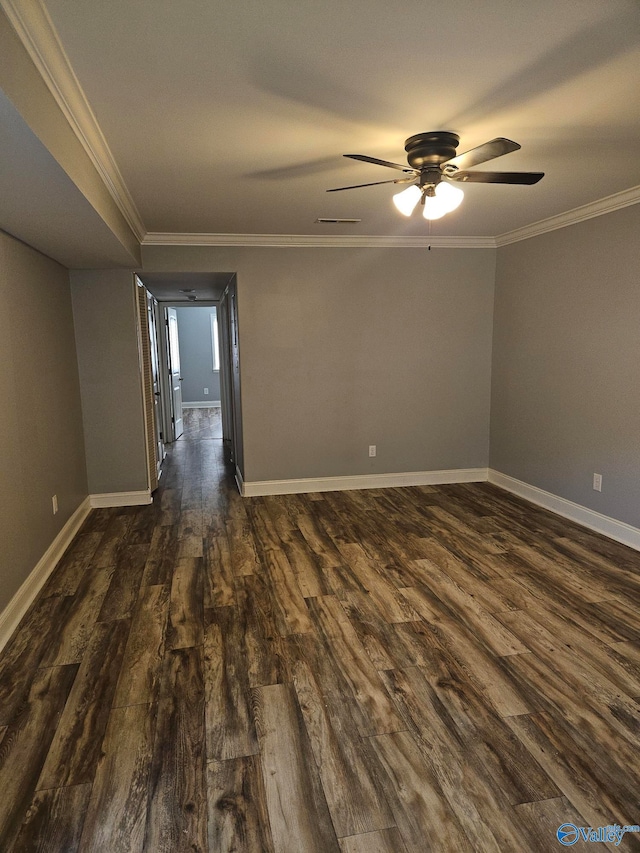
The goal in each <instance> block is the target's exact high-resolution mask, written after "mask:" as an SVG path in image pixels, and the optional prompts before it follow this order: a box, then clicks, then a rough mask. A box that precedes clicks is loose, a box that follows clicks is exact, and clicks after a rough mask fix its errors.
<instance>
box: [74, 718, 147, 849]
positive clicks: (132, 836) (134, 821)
mask: <svg viewBox="0 0 640 853" xmlns="http://www.w3.org/2000/svg"><path fill="white" fill-rule="evenodd" d="M154 716H155V715H154V712H153V709H152V707H151V706H149V705H129V706H127V707H126V708H115V709H114V710H113V711H111V714H110V716H109V724H108V726H107V731H106V734H105V738H104V742H103V747H102V749H103V754H102V757H101V759H100V762H99V764H98V768H97V772H96V777H95V781H94V783H93V790H92V794H91V799H90V800H89V806H88V808H87V816H86V820H85V822H84V827H83V830H82V837H81V842H80V849H81V850H82V851H83V853H85V851H95V853H104V851H105V850H108V851H109V853H143V851H144V850H145V846H144V839H145V829H146V822H147V797H148V791H147V785H148V779H149V769H150V766H151V756H152V751H153V729H154Z"/></svg>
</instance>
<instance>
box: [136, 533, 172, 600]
mask: <svg viewBox="0 0 640 853" xmlns="http://www.w3.org/2000/svg"><path fill="white" fill-rule="evenodd" d="M177 551H178V526H177V524H166V525H160V524H158V525H157V526H156V529H155V530H154V531H153V536H152V537H151V542H150V543H149V551H148V553H147V560H146V562H145V565H144V572H143V574H142V586H157V585H159V584H163V585H165V586H170V585H171V579H172V577H173V568H174V565H175V561H176V555H177Z"/></svg>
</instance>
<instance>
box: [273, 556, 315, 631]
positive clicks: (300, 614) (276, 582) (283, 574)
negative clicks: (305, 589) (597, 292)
mask: <svg viewBox="0 0 640 853" xmlns="http://www.w3.org/2000/svg"><path fill="white" fill-rule="evenodd" d="M262 560H263V562H264V571H265V574H266V575H267V577H268V581H269V583H268V589H269V591H270V594H271V603H272V609H273V614H274V617H275V620H276V624H277V626H278V633H279V634H280V636H281V637H288V636H290V635H291V634H306V633H309V632H310V631H312V630H313V626H312V624H311V620H310V618H309V611H308V609H307V604H306V601H305V599H304V597H303V595H302V592H301V591H300V587H299V586H298V581H297V580H296V576H295V574H294V572H293V569H292V568H291V565H290V564H289V561H288V560H287V558H286V557H285V555H284V552H282V551H265V552H264V554H263V555H262Z"/></svg>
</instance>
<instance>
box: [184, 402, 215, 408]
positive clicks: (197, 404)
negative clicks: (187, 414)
mask: <svg viewBox="0 0 640 853" xmlns="http://www.w3.org/2000/svg"><path fill="white" fill-rule="evenodd" d="M182 408H183V409H219V408H220V400H198V401H196V402H195V403H183V404H182Z"/></svg>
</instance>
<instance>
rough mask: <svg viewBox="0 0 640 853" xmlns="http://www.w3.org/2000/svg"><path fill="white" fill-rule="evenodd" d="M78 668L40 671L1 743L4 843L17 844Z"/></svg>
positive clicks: (1, 830) (0, 811)
mask: <svg viewBox="0 0 640 853" xmlns="http://www.w3.org/2000/svg"><path fill="white" fill-rule="evenodd" d="M77 670H78V667H77V666H75V665H71V666H55V667H49V668H48V669H39V670H38V671H37V672H36V674H35V677H34V679H33V682H32V684H31V688H30V690H29V693H28V695H27V697H26V700H25V702H24V703H23V704H22V705H21V707H20V709H19V711H18V712H17V713H16V715H15V717H14V719H13V721H12V722H11V723H10V724H9V726H7V730H6V731H5V734H4V737H3V738H2V742H1V743H0V778H2V784H3V790H2V797H1V798H0V839H2V843H3V845H5V849H10V848H11V846H12V844H13V843H14V841H15V839H16V837H17V835H18V833H19V831H20V827H21V825H22V822H23V820H24V818H25V816H26V813H27V809H28V808H29V805H30V803H31V800H32V797H33V794H34V792H35V788H36V783H37V781H38V776H39V775H40V771H41V770H42V766H43V764H44V762H45V758H46V756H47V752H48V750H49V746H50V744H51V739H52V738H53V735H54V732H55V730H56V726H57V724H58V720H59V717H60V714H61V713H62V709H63V708H64V705H65V702H66V701H67V697H68V695H69V691H70V690H71V686H72V684H73V680H74V678H75V676H76V673H77Z"/></svg>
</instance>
